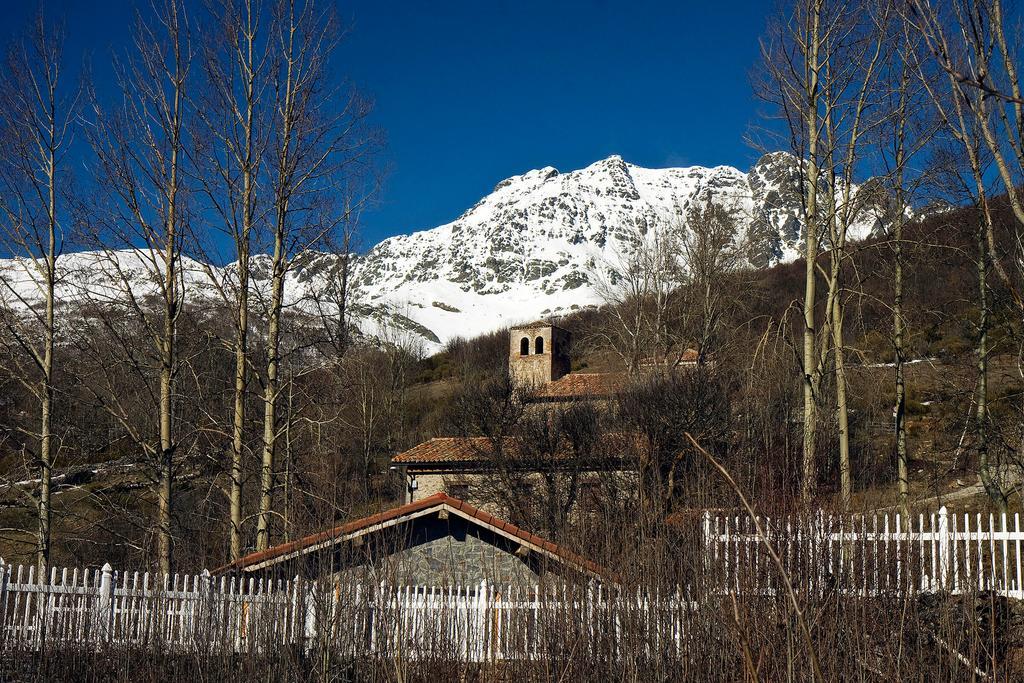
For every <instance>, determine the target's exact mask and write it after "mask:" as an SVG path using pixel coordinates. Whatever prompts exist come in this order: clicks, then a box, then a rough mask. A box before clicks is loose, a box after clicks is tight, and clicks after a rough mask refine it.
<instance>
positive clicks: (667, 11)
mask: <svg viewBox="0 0 1024 683" xmlns="http://www.w3.org/2000/svg"><path fill="white" fill-rule="evenodd" d="M0 2H2V3H3V4H4V5H10V6H9V7H5V9H6V12H5V16H6V21H5V22H4V25H3V27H2V28H0V34H3V33H6V34H7V35H5V36H4V37H5V38H8V37H9V36H10V35H11V33H12V32H13V31H15V30H17V29H18V28H20V27H21V26H23V25H24V22H25V21H27V20H28V19H29V17H30V15H31V13H32V12H33V3H32V2H27V1H24V2H23V1H22V0H0ZM196 4H197V5H198V4H199V3H198V2H197V3H196ZM338 6H339V9H340V13H341V15H342V17H344V18H346V19H347V20H348V21H349V22H350V26H349V28H350V36H349V38H348V39H347V42H346V43H345V44H344V46H343V47H342V48H341V50H340V52H339V53H338V55H337V57H338V64H337V67H338V69H339V70H340V72H341V73H343V74H346V75H348V76H349V77H350V78H351V79H353V81H354V82H355V83H356V84H357V85H358V86H359V87H360V89H362V90H363V91H365V92H366V93H368V94H370V95H372V96H373V98H374V99H375V101H376V110H375V113H374V119H373V120H374V123H375V124H376V125H378V126H379V127H381V128H382V129H383V130H384V131H385V134H386V135H387V139H388V146H387V150H386V152H385V156H384V158H383V162H384V163H385V164H386V165H387V167H388V168H389V173H388V176H387V179H386V183H385V186H384V190H383V193H382V195H381V196H380V197H379V199H378V202H377V205H376V206H375V207H373V209H372V210H371V211H370V212H368V213H367V214H366V215H365V216H364V217H363V228H362V234H363V238H362V239H363V242H364V245H363V246H364V247H365V246H370V245H372V244H373V243H375V242H377V241H379V240H380V239H382V238H384V237H386V236H388V235H393V234H398V233H403V232H410V231H412V230H415V229H421V228H428V227H433V226H435V225H438V224H441V223H444V222H447V221H450V220H452V219H454V218H455V217H457V216H458V215H459V214H460V213H462V211H463V210H465V209H466V208H468V207H469V206H471V205H472V204H474V203H475V202H476V200H477V199H479V198H480V197H481V196H483V195H484V194H486V193H488V192H490V190H491V189H492V188H493V187H494V185H495V184H496V183H497V182H498V181H500V180H502V179H504V178H506V177H508V176H510V175H515V174H518V173H523V172H525V171H527V170H529V169H531V168H538V167H541V166H548V165H550V166H555V167H556V168H559V169H561V170H571V169H574V168H580V167H582V166H585V165H587V164H589V163H591V162H593V161H596V160H598V159H601V158H604V157H606V156H608V155H610V154H621V155H622V156H623V157H624V158H625V159H626V160H627V161H630V162H632V163H636V164H639V165H642V166H652V167H658V166H674V165H689V164H702V165H716V164H730V165H735V166H738V167H740V168H743V169H745V168H746V167H748V166H749V165H750V164H751V163H752V162H753V161H754V160H755V159H756V157H757V152H756V151H755V150H753V149H751V148H750V147H749V146H748V145H747V144H746V143H745V142H744V136H745V134H746V133H747V132H748V130H749V128H750V126H751V124H753V123H755V122H756V115H757V109H758V103H757V102H756V101H755V99H754V98H753V96H752V93H751V88H750V78H749V74H750V71H751V69H752V68H753V66H754V64H755V63H756V61H757V57H758V44H757V39H758V36H759V35H760V34H761V33H762V31H763V29H764V26H765V22H766V17H767V12H768V10H769V8H770V7H771V3H770V2H769V1H768V0H761V1H757V0H734V1H733V2H703V1H694V2H688V1H686V0H682V1H680V0H674V1H671V2H653V1H646V0H630V1H628V2H611V1H608V0H581V1H578V2H559V1H553V0H548V1H547V2H542V1H538V0H518V1H515V2H513V1H510V0H484V1H479V0H477V1H476V2H471V1H469V0H442V1H441V2H436V3H427V2H388V1H386V0H376V1H374V0H347V1H342V2H340V3H339V5H338ZM45 7H46V8H47V10H48V11H53V12H54V13H55V14H63V15H64V16H65V18H66V20H67V25H68V32H69V43H68V45H67V50H68V56H69V57H70V58H72V59H74V60H76V61H77V58H78V57H77V55H78V54H80V53H86V52H87V53H89V54H90V55H91V57H90V61H91V62H92V65H93V74H94V77H95V80H96V81H97V84H98V86H99V87H100V89H101V92H102V90H103V87H104V85H105V83H104V81H105V80H106V79H109V67H108V66H107V65H108V64H109V61H110V60H109V56H110V53H111V50H114V49H118V50H120V49H124V47H125V41H126V38H125V37H126V36H127V35H128V32H129V27H130V23H131V8H132V7H133V4H132V3H131V2H126V1H121V0H48V1H47V2H45Z"/></svg>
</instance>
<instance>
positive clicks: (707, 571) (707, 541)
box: [703, 510, 711, 585]
mask: <svg viewBox="0 0 1024 683" xmlns="http://www.w3.org/2000/svg"><path fill="white" fill-rule="evenodd" d="M703 517H704V528H703V533H704V548H703V556H704V580H705V581H708V580H710V577H711V511H710V510H705V511H704V514H703ZM705 585H706V584H705Z"/></svg>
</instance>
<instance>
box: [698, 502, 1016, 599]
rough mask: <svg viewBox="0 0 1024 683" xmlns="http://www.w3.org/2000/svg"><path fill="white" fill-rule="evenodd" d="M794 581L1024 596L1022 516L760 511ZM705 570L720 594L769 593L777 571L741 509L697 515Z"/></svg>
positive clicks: (840, 587) (810, 587) (812, 585)
mask: <svg viewBox="0 0 1024 683" xmlns="http://www.w3.org/2000/svg"><path fill="white" fill-rule="evenodd" d="M758 522H759V524H760V526H761V530H762V531H763V532H764V535H765V538H767V540H768V541H769V542H770V543H771V544H772V547H773V548H774V549H775V551H776V553H777V555H778V556H779V558H780V560H781V561H782V564H783V566H784V567H785V568H786V570H787V573H788V574H789V576H790V577H791V579H793V581H794V583H796V584H797V587H798V588H799V589H801V590H803V591H819V592H821V591H837V592H843V593H847V594H861V595H880V594H885V593H899V592H904V593H907V592H931V591H949V592H951V593H955V594H959V593H964V592H968V591H975V590H977V591H995V592H997V593H999V594H1001V595H1004V596H1007V597H1012V598H1016V599H1024V581H1022V571H1021V570H1022V560H1024V556H1022V547H1021V546H1022V543H1024V532H1022V531H1021V524H1020V514H1014V515H1013V516H1012V517H1009V516H1007V515H1005V514H1002V515H992V514H987V515H982V514H973V515H971V514H966V513H965V514H951V513H949V512H948V511H947V509H946V508H945V507H942V508H940V509H939V510H938V511H937V512H934V513H930V514H917V515H911V516H909V517H907V516H904V515H901V514H899V513H895V514H868V515H833V514H828V513H825V512H819V513H818V514H816V515H812V516H804V517H796V516H793V517H782V518H771V517H759V518H758ZM704 543H705V553H706V557H707V562H708V569H707V571H708V573H709V574H711V575H714V576H716V577H720V578H719V579H718V580H719V585H720V588H721V589H722V590H729V591H735V592H739V593H742V592H748V593H749V592H757V591H769V592H770V591H774V590H778V588H779V574H778V571H777V569H776V568H775V566H774V562H773V561H772V559H771V557H770V556H769V554H768V552H767V549H766V547H765V544H764V543H763V542H762V538H761V537H760V536H759V534H758V533H757V529H756V526H755V524H754V521H753V520H752V519H751V518H750V517H749V516H747V515H742V516H741V515H712V514H710V513H705V515H704Z"/></svg>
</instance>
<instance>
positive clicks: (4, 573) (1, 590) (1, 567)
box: [0, 558, 11, 644]
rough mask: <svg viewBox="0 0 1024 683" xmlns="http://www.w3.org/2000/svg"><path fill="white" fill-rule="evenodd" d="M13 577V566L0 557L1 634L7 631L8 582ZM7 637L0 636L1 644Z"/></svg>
mask: <svg viewBox="0 0 1024 683" xmlns="http://www.w3.org/2000/svg"><path fill="white" fill-rule="evenodd" d="M10 578H11V568H10V567H9V566H8V565H7V563H6V562H4V561H3V559H2V558H0V634H3V635H6V633H7V582H8V581H9V580H10ZM5 640H6V638H2V637H0V644H2V643H3V642H4V641H5Z"/></svg>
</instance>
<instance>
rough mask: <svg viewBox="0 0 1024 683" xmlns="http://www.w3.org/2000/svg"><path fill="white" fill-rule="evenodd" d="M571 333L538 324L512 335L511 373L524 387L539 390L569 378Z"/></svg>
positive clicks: (555, 326) (510, 336)
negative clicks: (565, 377)
mask: <svg viewBox="0 0 1024 683" xmlns="http://www.w3.org/2000/svg"><path fill="white" fill-rule="evenodd" d="M570 339H571V337H570V335H569V331H568V330H564V329H562V328H561V327H558V326H557V325H552V324H551V323H546V322H544V321H540V320H539V321H537V322H533V323H528V324H526V325H517V326H516V327H513V328H512V329H511V330H510V331H509V342H508V371H509V373H510V374H511V375H512V379H513V380H514V381H515V382H516V383H517V384H519V385H521V386H526V387H540V386H543V385H545V384H547V383H548V382H553V381H554V380H556V379H558V378H559V377H562V376H564V375H567V374H569V369H570V359H569V342H570Z"/></svg>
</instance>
